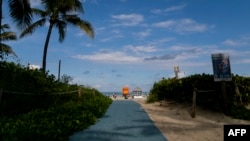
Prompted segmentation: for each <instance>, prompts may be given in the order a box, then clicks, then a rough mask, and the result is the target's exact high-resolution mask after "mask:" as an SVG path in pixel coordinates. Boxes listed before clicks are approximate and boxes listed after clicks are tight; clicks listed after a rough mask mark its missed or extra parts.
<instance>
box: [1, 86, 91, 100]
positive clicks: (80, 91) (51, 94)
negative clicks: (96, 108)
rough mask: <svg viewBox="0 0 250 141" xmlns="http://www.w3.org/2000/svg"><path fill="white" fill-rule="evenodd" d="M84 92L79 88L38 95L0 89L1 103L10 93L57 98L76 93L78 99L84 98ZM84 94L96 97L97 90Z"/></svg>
mask: <svg viewBox="0 0 250 141" xmlns="http://www.w3.org/2000/svg"><path fill="white" fill-rule="evenodd" d="M82 92H83V91H82V90H81V88H79V89H78V90H73V91H68V92H58V93H49V94H38V93H28V92H14V91H5V90H3V89H1V88H0V103H1V102H2V101H3V95H4V94H6V93H8V94H13V95H27V96H56V95H58V96H59V95H68V94H73V93H76V94H77V96H78V99H80V97H81V96H82ZM84 93H92V94H93V95H95V90H93V91H92V92H84Z"/></svg>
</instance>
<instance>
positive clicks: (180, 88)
mask: <svg viewBox="0 0 250 141" xmlns="http://www.w3.org/2000/svg"><path fill="white" fill-rule="evenodd" d="M225 83H226V95H227V102H226V103H227V105H228V108H229V109H228V114H229V115H231V116H232V117H236V116H235V114H238V116H237V118H239V117H242V118H244V119H246V117H247V116H244V114H243V112H242V111H248V113H249V110H247V109H242V107H244V105H247V104H249V103H250V78H249V77H242V76H238V75H233V77H232V81H229V82H225ZM236 86H238V89H239V92H240V95H237V93H236ZM195 88H196V89H197V90H198V91H197V98H196V102H197V105H199V106H202V107H204V108H207V109H211V110H216V111H221V112H222V111H223V112H225V111H224V109H223V107H224V104H223V97H222V86H221V82H215V81H214V78H213V75H209V74H195V75H191V76H188V77H185V78H181V79H178V80H176V79H162V80H160V81H159V82H156V83H154V85H153V88H152V89H151V90H150V97H149V98H148V101H149V102H152V101H156V100H165V99H170V100H175V101H177V102H186V103H190V104H191V102H192V97H193V91H194V89H195ZM240 97H241V99H242V103H241V101H240ZM152 98H153V99H154V100H152ZM239 105H241V106H239ZM238 108H240V109H238ZM236 109H237V110H236ZM235 111H236V112H235ZM237 111H238V112H237ZM247 115H248V114H247Z"/></svg>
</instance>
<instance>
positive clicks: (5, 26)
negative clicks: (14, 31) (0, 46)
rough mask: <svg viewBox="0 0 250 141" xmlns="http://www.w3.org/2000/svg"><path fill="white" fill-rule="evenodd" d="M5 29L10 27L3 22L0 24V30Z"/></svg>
mask: <svg viewBox="0 0 250 141" xmlns="http://www.w3.org/2000/svg"><path fill="white" fill-rule="evenodd" d="M5 29H10V26H9V25H8V24H3V25H1V28H0V30H1V31H5Z"/></svg>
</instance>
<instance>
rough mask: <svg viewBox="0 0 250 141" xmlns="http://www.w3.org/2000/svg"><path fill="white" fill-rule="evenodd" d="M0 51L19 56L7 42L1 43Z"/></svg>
mask: <svg viewBox="0 0 250 141" xmlns="http://www.w3.org/2000/svg"><path fill="white" fill-rule="evenodd" d="M0 53H5V54H6V55H8V54H13V55H14V56H15V57H17V55H16V53H15V52H14V51H13V50H12V48H11V47H10V46H9V45H7V44H3V43H1V44H0Z"/></svg>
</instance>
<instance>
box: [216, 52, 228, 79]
mask: <svg viewBox="0 0 250 141" xmlns="http://www.w3.org/2000/svg"><path fill="white" fill-rule="evenodd" d="M212 63H213V71H214V81H231V80H232V75H231V68H230V61H229V56H228V55H227V54H221V53H219V54H212Z"/></svg>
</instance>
